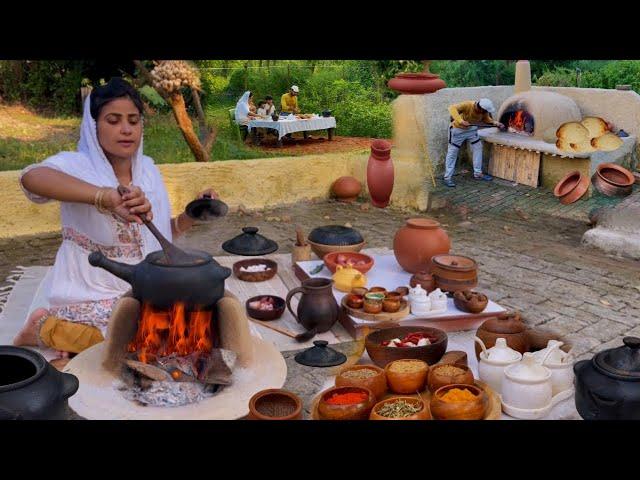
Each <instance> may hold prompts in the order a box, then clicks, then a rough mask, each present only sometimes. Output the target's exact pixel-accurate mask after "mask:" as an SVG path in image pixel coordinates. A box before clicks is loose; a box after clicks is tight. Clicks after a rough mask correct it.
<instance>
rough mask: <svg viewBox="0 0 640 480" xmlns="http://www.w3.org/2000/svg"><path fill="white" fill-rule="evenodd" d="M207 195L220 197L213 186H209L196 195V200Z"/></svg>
mask: <svg viewBox="0 0 640 480" xmlns="http://www.w3.org/2000/svg"><path fill="white" fill-rule="evenodd" d="M205 195H209V196H210V197H211V198H215V199H219V198H220V195H218V194H217V193H216V192H215V190H214V189H213V188H207V189H206V190H204V191H203V192H200V193H199V194H198V196H197V197H196V200H198V199H200V198H204V197H205Z"/></svg>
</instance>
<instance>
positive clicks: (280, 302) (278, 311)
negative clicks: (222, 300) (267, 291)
mask: <svg viewBox="0 0 640 480" xmlns="http://www.w3.org/2000/svg"><path fill="white" fill-rule="evenodd" d="M263 297H271V298H273V301H274V302H273V303H274V305H273V310H258V309H257V308H252V307H250V306H249V304H250V303H251V302H255V301H257V300H260V299H261V298H263ZM245 306H246V307H247V315H249V316H250V317H251V318H255V319H256V320H266V321H269V320H277V319H278V318H280V317H281V316H282V314H283V313H284V311H285V309H286V308H287V304H286V302H285V301H284V299H283V298H280V297H277V296H275V295H258V296H256V297H251V298H250V299H248V300H247V301H246V303H245Z"/></svg>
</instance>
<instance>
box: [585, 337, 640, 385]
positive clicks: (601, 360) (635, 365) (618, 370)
mask: <svg viewBox="0 0 640 480" xmlns="http://www.w3.org/2000/svg"><path fill="white" fill-rule="evenodd" d="M622 342H623V343H624V346H622V347H618V348H611V349H609V350H604V351H603V352H600V353H598V354H596V356H595V357H594V358H593V361H594V363H595V365H596V367H597V368H598V370H600V371H601V372H603V373H604V374H605V375H608V376H612V377H616V378H621V379H624V380H640V338H638V337H624V338H623V339H622Z"/></svg>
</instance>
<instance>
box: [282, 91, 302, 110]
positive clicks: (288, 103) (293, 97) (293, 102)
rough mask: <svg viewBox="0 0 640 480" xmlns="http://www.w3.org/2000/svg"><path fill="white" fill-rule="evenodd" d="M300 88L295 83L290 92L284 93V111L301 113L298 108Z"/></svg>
mask: <svg viewBox="0 0 640 480" xmlns="http://www.w3.org/2000/svg"><path fill="white" fill-rule="evenodd" d="M299 92H300V89H299V88H298V86H297V85H293V86H292V87H291V89H290V90H289V92H288V93H285V94H284V95H282V99H281V100H280V103H281V104H282V111H283V112H284V113H300V109H299V108H298V93H299Z"/></svg>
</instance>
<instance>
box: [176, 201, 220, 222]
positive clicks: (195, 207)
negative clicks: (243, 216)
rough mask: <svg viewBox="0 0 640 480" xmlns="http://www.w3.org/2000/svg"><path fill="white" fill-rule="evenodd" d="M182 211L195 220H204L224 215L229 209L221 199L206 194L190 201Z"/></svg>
mask: <svg viewBox="0 0 640 480" xmlns="http://www.w3.org/2000/svg"><path fill="white" fill-rule="evenodd" d="M184 211H185V213H186V214H187V215H188V216H189V217H191V218H193V219H195V220H202V221H206V220H210V219H212V218H215V217H224V216H225V215H226V214H227V212H228V211H229V206H228V205H227V204H226V203H224V202H223V201H221V200H218V199H216V198H211V197H210V196H208V195H207V196H205V197H203V198H199V199H197V200H194V201H193V202H190V203H189V204H188V205H187V207H186V208H185V209H184Z"/></svg>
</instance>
